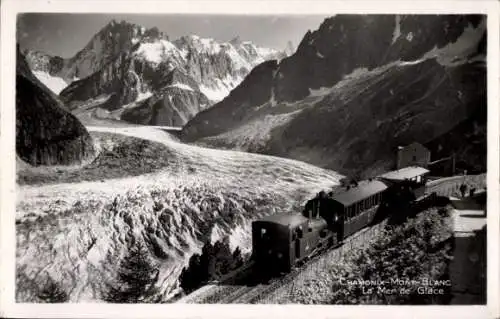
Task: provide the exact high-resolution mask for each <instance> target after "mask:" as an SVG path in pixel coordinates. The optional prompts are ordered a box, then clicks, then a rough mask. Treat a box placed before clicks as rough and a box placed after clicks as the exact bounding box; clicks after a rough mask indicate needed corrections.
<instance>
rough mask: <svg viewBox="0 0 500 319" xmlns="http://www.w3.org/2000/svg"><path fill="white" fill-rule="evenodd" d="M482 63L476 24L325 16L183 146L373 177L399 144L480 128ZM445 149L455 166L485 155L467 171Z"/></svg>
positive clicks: (186, 132) (201, 118)
mask: <svg viewBox="0 0 500 319" xmlns="http://www.w3.org/2000/svg"><path fill="white" fill-rule="evenodd" d="M485 61H486V21H485V17H483V16H478V15H468V16H464V15H460V16H459V15H397V16H394V15H338V16H334V17H331V18H327V19H325V20H324V22H323V23H322V24H321V25H320V26H319V28H318V30H316V31H314V32H307V33H306V34H305V36H304V38H303V39H302V41H301V43H300V45H299V46H298V48H297V51H296V52H295V54H293V55H291V56H289V57H287V58H284V59H282V60H281V61H279V62H278V61H267V62H264V63H262V64H260V65H259V66H257V67H256V68H254V69H253V70H252V72H251V73H250V74H249V75H248V76H247V77H246V78H245V80H244V81H243V82H242V83H241V84H240V85H239V86H238V87H237V88H235V89H234V90H233V91H232V92H231V93H230V95H229V96H228V97H226V98H225V99H224V100H223V101H221V102H219V103H217V104H215V105H214V106H212V107H211V108H210V109H207V110H204V111H202V112H200V113H198V114H197V115H196V116H195V117H194V118H193V119H192V120H191V121H189V122H188V124H187V125H186V126H184V128H183V134H182V135H183V139H184V141H186V142H197V143H201V144H205V145H210V146H215V147H219V148H221V147H222V148H232V149H240V150H244V151H250V152H259V153H265V154H271V155H277V156H282V157H288V158H293V159H298V160H302V161H305V162H308V163H311V164H314V165H318V166H321V167H325V168H330V169H334V170H336V171H338V172H340V173H342V174H347V175H350V174H354V175H360V174H361V175H373V174H376V173H377V172H381V171H384V170H387V169H391V168H393V165H394V160H395V150H396V149H397V147H398V146H399V145H406V144H409V143H412V142H414V141H417V142H420V143H422V144H425V145H429V147H431V148H434V149H433V150H435V149H438V148H439V149H442V145H441V146H439V144H440V143H436V142H435V141H436V140H439V138H440V137H441V136H444V135H446V134H452V133H450V132H452V131H453V130H454V129H457V128H460V130H461V133H464V132H463V127H464V125H465V124H463V123H465V122H467V121H469V122H470V123H474V124H470V125H469V126H467V125H465V126H466V127H477V126H479V127H483V128H485V125H486V116H485V114H486V112H485V110H486V62H485ZM476 131H477V132H483V133H482V135H481V134H480V135H479V136H476V139H477V140H478V141H479V143H480V144H481V145H483V146H484V147H483V148H481V149H483V150H484V149H485V143H486V137H485V135H484V132H485V130H476ZM441 141H443V139H442V138H441ZM454 141H455V143H454V144H453V145H447V147H446V148H447V149H448V150H449V151H450V152H451V151H452V150H453V151H455V152H457V153H458V156H459V158H462V159H463V160H462V162H463V163H462V164H463V165H469V166H470V165H472V166H474V167H470V168H476V170H483V171H484V170H485V169H486V154H485V152H484V154H482V156H479V157H480V158H481V159H480V160H479V159H478V160H476V161H475V162H474V163H467V159H466V157H464V156H462V153H464V152H465V151H464V147H465V144H466V143H463V140H461V139H457V138H455V139H454ZM461 141H462V142H461ZM441 144H442V143H441ZM433 153H435V152H433ZM468 153H470V151H469V152H468ZM475 158H476V159H477V156H475Z"/></svg>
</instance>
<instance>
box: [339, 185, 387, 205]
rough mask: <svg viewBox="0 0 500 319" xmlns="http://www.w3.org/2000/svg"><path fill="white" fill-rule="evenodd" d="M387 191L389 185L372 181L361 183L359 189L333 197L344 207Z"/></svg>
mask: <svg viewBox="0 0 500 319" xmlns="http://www.w3.org/2000/svg"><path fill="white" fill-rule="evenodd" d="M386 189H387V185H386V184H385V183H383V182H381V181H377V180H372V181H366V182H360V183H359V185H358V186H357V187H353V188H350V189H349V190H347V191H345V192H342V193H338V194H334V195H332V199H333V200H335V201H337V202H339V203H341V204H342V205H344V206H350V205H351V204H354V203H357V202H359V201H361V200H364V199H366V198H368V197H370V196H372V195H375V194H377V193H380V192H382V191H384V190H386Z"/></svg>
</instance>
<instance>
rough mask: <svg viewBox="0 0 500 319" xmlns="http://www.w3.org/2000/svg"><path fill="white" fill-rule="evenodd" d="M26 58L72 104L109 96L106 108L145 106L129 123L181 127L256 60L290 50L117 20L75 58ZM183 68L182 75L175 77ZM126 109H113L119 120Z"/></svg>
mask: <svg viewBox="0 0 500 319" xmlns="http://www.w3.org/2000/svg"><path fill="white" fill-rule="evenodd" d="M27 56H28V58H29V61H30V62H29V63H30V66H31V68H32V70H33V71H34V72H35V75H37V77H38V78H39V79H40V80H42V81H45V82H46V84H47V86H49V87H51V88H52V89H53V91H54V92H55V93H60V96H61V99H62V100H63V101H64V102H65V103H67V104H68V105H70V106H71V108H78V107H80V106H82V105H85V104H86V105H88V104H89V101H91V100H95V99H96V98H98V97H103V96H105V97H106V98H107V99H106V103H105V104H103V105H100V107H101V108H102V109H106V110H108V111H113V110H117V109H119V108H121V107H122V106H124V105H126V107H125V108H127V109H130V108H133V107H135V106H140V108H139V110H137V111H133V112H127V115H126V116H125V118H126V120H127V121H130V122H133V123H140V124H155V125H167V124H168V123H177V125H183V124H185V123H186V122H187V120H188V119H190V118H191V117H192V116H194V114H196V113H197V112H199V111H200V110H203V109H205V108H206V107H208V106H210V105H212V104H213V103H214V102H217V101H220V100H222V99H223V98H224V97H225V96H227V95H228V94H229V92H230V91H231V90H232V89H233V88H234V87H236V86H237V85H238V84H239V83H240V82H241V81H242V80H243V78H244V77H245V76H246V75H247V74H248V72H250V70H251V69H252V68H253V67H254V66H255V65H258V64H260V63H261V62H264V61H265V60H268V59H273V58H283V57H284V56H285V53H284V52H278V51H276V50H272V49H267V48H261V47H258V46H256V45H254V44H253V43H251V42H249V41H241V40H240V39H239V38H235V39H233V40H231V41H229V42H227V43H219V42H217V41H215V40H214V39H204V38H200V37H198V36H195V35H189V36H183V37H181V38H179V39H177V40H174V41H170V40H169V38H168V36H166V35H165V34H164V33H161V32H159V31H158V30H157V29H156V28H152V29H146V28H144V27H141V26H139V25H135V24H130V23H127V22H125V21H122V22H120V23H117V22H115V21H112V22H111V23H109V24H108V25H106V26H105V27H104V28H103V29H102V30H101V31H99V33H97V34H96V35H95V36H94V37H93V38H92V40H91V41H90V42H89V43H88V44H87V46H86V47H85V48H84V49H82V50H81V51H79V52H78V53H77V54H76V55H75V56H74V57H72V58H70V59H62V58H60V57H50V56H48V55H46V54H43V53H41V52H30V51H28V52H27ZM171 72H175V74H170V73H171ZM179 74H182V76H180V77H182V79H183V81H173V80H172V79H174V78H179ZM66 84H67V87H65V88H64V89H62V88H63V87H64V86H66ZM168 87H177V88H178V89H177V90H172V89H168ZM182 89H184V90H182ZM187 91H192V92H194V93H191V92H187ZM153 95H155V96H154V97H153ZM168 96H170V98H169V97H168ZM150 97H151V99H150V100H147V99H148V98H150ZM160 100H163V102H161V103H160V104H158V101H160ZM158 111H160V113H161V114H162V115H161V116H158V115H157V113H158ZM146 113H147V114H146ZM167 114H171V115H172V117H170V116H168V115H167ZM120 115H121V112H115V113H113V117H114V118H115V119H116V118H118V119H119V118H120Z"/></svg>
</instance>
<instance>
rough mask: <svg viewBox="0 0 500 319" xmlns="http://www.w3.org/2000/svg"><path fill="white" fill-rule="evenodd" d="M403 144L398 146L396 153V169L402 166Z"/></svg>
mask: <svg viewBox="0 0 500 319" xmlns="http://www.w3.org/2000/svg"><path fill="white" fill-rule="evenodd" d="M403 149H404V147H403V146H398V151H397V153H396V169H400V168H401V166H402V160H403V159H402V155H403V154H402V153H403Z"/></svg>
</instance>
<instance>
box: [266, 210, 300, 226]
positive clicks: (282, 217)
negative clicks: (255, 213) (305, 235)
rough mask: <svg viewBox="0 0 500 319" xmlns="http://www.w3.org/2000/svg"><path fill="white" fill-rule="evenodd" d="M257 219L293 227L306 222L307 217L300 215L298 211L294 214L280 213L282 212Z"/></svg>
mask: <svg viewBox="0 0 500 319" xmlns="http://www.w3.org/2000/svg"><path fill="white" fill-rule="evenodd" d="M258 221H260V222H268V223H275V224H280V225H283V226H287V227H292V228H293V227H296V226H298V225H300V224H303V223H305V222H307V218H306V217H304V216H302V215H301V214H300V213H294V214H288V213H282V214H276V215H270V216H266V217H264V218H261V219H259V220H258Z"/></svg>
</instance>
